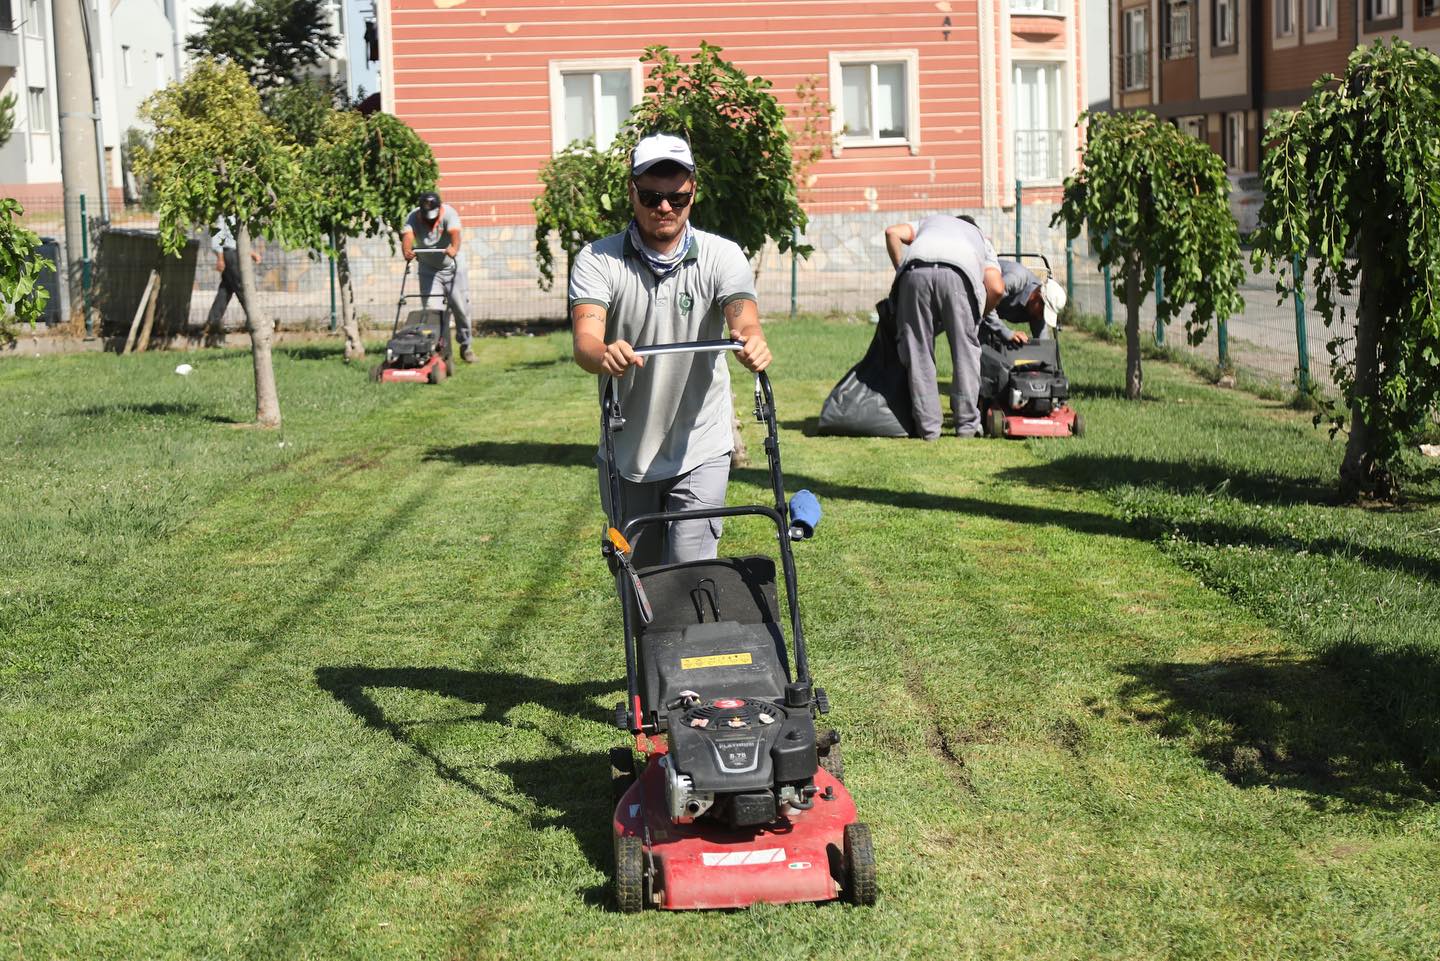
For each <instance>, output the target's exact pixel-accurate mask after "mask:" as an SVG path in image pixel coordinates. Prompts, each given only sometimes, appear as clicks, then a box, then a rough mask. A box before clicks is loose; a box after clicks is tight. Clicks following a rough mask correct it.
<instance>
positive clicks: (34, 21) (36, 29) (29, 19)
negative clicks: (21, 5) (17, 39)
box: [23, 0, 45, 40]
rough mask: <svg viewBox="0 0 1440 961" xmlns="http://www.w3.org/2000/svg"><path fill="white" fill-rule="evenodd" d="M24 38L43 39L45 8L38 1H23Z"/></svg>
mask: <svg viewBox="0 0 1440 961" xmlns="http://www.w3.org/2000/svg"><path fill="white" fill-rule="evenodd" d="M23 16H24V18H25V36H27V37H33V38H35V39H36V40H43V39H45V7H44V5H43V4H41V3H40V0H25V12H24V14H23Z"/></svg>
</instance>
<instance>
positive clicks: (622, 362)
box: [570, 134, 875, 912]
mask: <svg viewBox="0 0 1440 961" xmlns="http://www.w3.org/2000/svg"><path fill="white" fill-rule="evenodd" d="M695 190H696V177H695V163H694V160H693V158H692V156H691V152H690V148H689V145H688V144H686V143H685V141H683V140H681V139H679V138H678V137H672V136H667V135H663V134H662V135H653V136H650V137H646V138H644V139H643V140H641V141H640V142H639V144H637V145H636V147H635V151H634V153H633V154H632V156H631V183H630V191H629V192H630V202H631V206H632V207H633V209H634V214H635V217H634V220H632V221H631V223H630V226H629V228H628V229H627V230H625V231H622V232H621V233H618V234H615V235H613V236H611V237H606V238H604V239H602V240H598V241H596V242H594V243H593V244H591V245H589V246H588V247H586V248H585V249H584V250H583V251H582V252H581V253H580V255H579V256H578V257H577V258H576V259H575V264H574V267H573V269H572V272H571V281H570V311H571V319H572V321H573V324H574V349H575V360H576V363H578V364H579V365H580V366H581V367H582V368H584V369H585V370H587V371H589V372H590V373H593V374H598V375H599V376H600V398H601V430H600V441H601V449H600V454H599V457H598V460H599V462H600V478H601V502H602V504H603V506H604V508H605V514H606V520H607V529H606V534H605V538H604V540H603V543H602V550H603V552H604V554H605V556H606V558H607V559H608V560H609V562H610V565H611V569H612V572H613V573H614V575H615V584H616V589H617V592H618V594H619V597H620V601H621V612H622V618H623V624H624V633H625V637H624V641H625V667H626V671H625V674H626V699H625V701H624V702H622V703H621V704H619V705H618V706H617V707H616V711H615V722H616V725H617V726H618V727H620V728H621V729H622V730H624V731H626V732H628V733H629V734H631V735H633V737H634V745H633V748H632V747H626V748H616V749H614V750H612V751H611V753H610V761H611V777H612V783H613V785H614V789H615V790H614V796H615V802H616V807H615V813H614V815H613V817H612V821H611V831H612V837H613V839H614V844H615V895H616V902H617V904H618V906H619V908H620V910H622V911H626V912H632V911H639V910H641V909H643V908H645V907H647V906H653V907H662V908H668V909H696V908H733V907H744V906H746V905H749V904H754V903H756V902H762V901H763V902H771V903H785V902H792V901H826V900H830V899H833V898H836V897H838V896H841V895H842V894H843V895H845V896H846V897H847V898H848V899H849V900H851V901H852V902H854V903H857V904H870V903H873V902H874V900H875V860H874V854H873V851H872V848H871V843H870V834H869V829H868V828H867V827H866V826H865V825H864V824H860V823H858V821H857V817H856V811H855V805H854V802H853V801H852V800H851V798H850V795H849V794H848V793H847V792H846V790H845V788H844V785H843V783H842V780H841V779H842V778H843V769H842V768H841V766H840V752H839V747H838V744H837V742H838V741H839V735H838V734H836V733H835V732H834V731H828V732H825V733H819V732H817V731H816V728H815V720H816V718H817V717H818V715H820V714H823V713H826V712H827V711H828V710H829V705H828V702H827V700H826V698H825V693H824V691H822V690H820V689H819V688H816V687H815V686H814V683H813V681H812V680H811V677H810V673H809V666H808V662H807V660H806V656H805V642H804V635H803V634H802V632H801V624H800V608H799V602H798V600H797V598H796V575H795V565H794V558H793V555H792V553H791V547H790V542H791V540H792V539H794V540H800V539H804V538H806V537H809V536H810V535H811V534H812V533H813V532H814V529H815V525H816V524H817V523H818V522H819V515H820V510H819V504H818V502H816V501H815V499H814V497H813V496H812V495H810V494H809V493H808V492H806V491H801V492H800V493H798V494H796V496H795V498H794V500H793V501H792V502H791V503H790V504H789V505H787V504H786V502H785V492H784V481H783V477H782V475H781V471H780V447H779V440H778V429H777V426H776V420H775V403H774V395H773V393H772V392H771V389H770V381H769V378H768V377H767V375H766V373H765V368H766V367H768V366H769V363H770V350H769V348H768V347H767V346H766V343H765V338H764V335H763V334H762V333H761V330H760V319H759V313H758V309H757V307H756V299H755V284H754V278H753V276H752V274H751V272H750V268H749V265H748V263H747V262H746V260H745V257H744V255H743V254H742V253H741V251H740V249H739V248H738V247H737V246H736V245H735V244H734V243H733V242H731V241H729V240H726V239H724V238H722V237H718V236H716V235H714V234H709V233H706V232H704V231H700V230H696V229H694V228H693V227H691V226H690V223H689V216H690V205H691V201H692V200H693V199H694V197H695ZM726 333H728V334H729V337H728V338H725V337H724V335H725V334H726ZM732 352H733V353H735V354H736V356H737V358H738V359H739V360H740V362H741V364H742V365H744V366H745V367H746V368H747V369H748V370H750V371H752V372H754V374H755V413H756V416H757V418H759V419H760V420H761V421H762V422H763V423H764V424H765V427H766V431H767V439H766V443H765V451H766V456H767V459H768V462H769V468H770V470H769V474H770V486H771V492H772V494H773V497H774V504H773V506H768V505H767V506H759V505H757V506H735V507H727V506H725V488H726V485H727V482H728V479H729V465H730V457H729V455H730V448H731V440H732V432H731V424H732V418H733V413H732V403H733V402H732V400H731V395H730V375H729V370H728V368H727V367H726V364H725V359H724V355H725V354H726V353H732ZM622 412H623V413H622ZM726 517H729V518H735V519H740V518H742V517H761V518H765V519H767V520H768V521H770V522H771V523H773V524H774V525H775V530H776V537H777V543H778V545H779V554H780V561H781V569H782V571H783V576H784V585H785V598H786V603H787V611H786V613H787V614H788V617H785V616H782V614H781V612H780V607H779V604H778V603H777V591H776V565H775V561H774V560H773V559H772V558H770V557H766V556H760V555H755V556H749V557H723V558H722V557H717V553H718V551H717V545H718V541H719V538H720V533H721V527H720V525H721V522H722V520H723V519H724V518H726ZM632 543H633V544H634V545H635V546H634V547H633V548H632V547H631V544H632ZM787 625H788V634H789V640H790V642H791V644H792V645H793V648H792V649H793V655H794V669H793V672H792V670H791V663H790V652H789V651H787V645H786V629H785V628H786V626H787ZM637 755H638V758H639V761H638V763H637Z"/></svg>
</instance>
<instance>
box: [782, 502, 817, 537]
mask: <svg viewBox="0 0 1440 961" xmlns="http://www.w3.org/2000/svg"><path fill="white" fill-rule="evenodd" d="M820 514H821V511H820V499H819V498H817V497H816V496H815V495H814V494H812V493H810V492H809V491H808V490H800V491H796V492H795V496H794V497H792V498H790V539H791V540H795V541H800V540H806V539H808V538H811V537H814V536H815V528H817V527H819V526H820Z"/></svg>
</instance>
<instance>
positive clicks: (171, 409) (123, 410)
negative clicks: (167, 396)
mask: <svg viewBox="0 0 1440 961" xmlns="http://www.w3.org/2000/svg"><path fill="white" fill-rule="evenodd" d="M65 414H66V416H69V417H124V416H126V415H130V414H141V415H144V416H146V417H189V418H193V419H195V420H203V421H208V422H209V423H212V424H239V423H242V422H241V421H238V420H236V419H234V418H233V417H225V416H223V415H221V414H216V413H213V412H211V411H209V410H208V409H207V408H206V407H205V406H204V405H201V404H196V403H191V402H188V401H187V402H185V403H174V402H162V403H154V404H97V405H95V406H92V407H79V408H76V409H75V410H68V411H66V412H65Z"/></svg>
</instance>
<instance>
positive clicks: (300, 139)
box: [260, 77, 350, 147]
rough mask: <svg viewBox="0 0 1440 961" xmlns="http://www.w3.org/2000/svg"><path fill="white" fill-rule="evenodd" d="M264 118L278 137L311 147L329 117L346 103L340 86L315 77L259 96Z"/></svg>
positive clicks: (288, 84) (347, 104) (342, 87)
mask: <svg viewBox="0 0 1440 961" xmlns="http://www.w3.org/2000/svg"><path fill="white" fill-rule="evenodd" d="M260 99H261V103H262V104H263V106H264V109H265V115H266V116H268V117H269V118H270V119H271V120H273V121H275V124H276V126H278V127H279V128H280V131H281V135H282V136H283V137H284V138H285V139H286V140H287V141H288V142H290V143H293V144H297V145H298V146H301V147H313V146H314V145H315V144H316V142H317V141H319V139H320V136H321V133H322V132H323V131H324V129H325V125H326V123H328V122H329V120H330V116H331V115H332V114H333V113H334V112H335V111H336V110H341V109H344V108H346V107H348V106H350V104H349V103H348V101H347V100H346V97H345V88H344V85H342V84H332V83H327V82H326V81H324V80H321V79H320V78H318V77H307V78H305V79H303V80H297V81H295V82H294V83H287V84H285V85H284V86H283V87H276V88H275V89H274V90H270V91H268V92H266V93H262V94H261V95H260Z"/></svg>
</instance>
